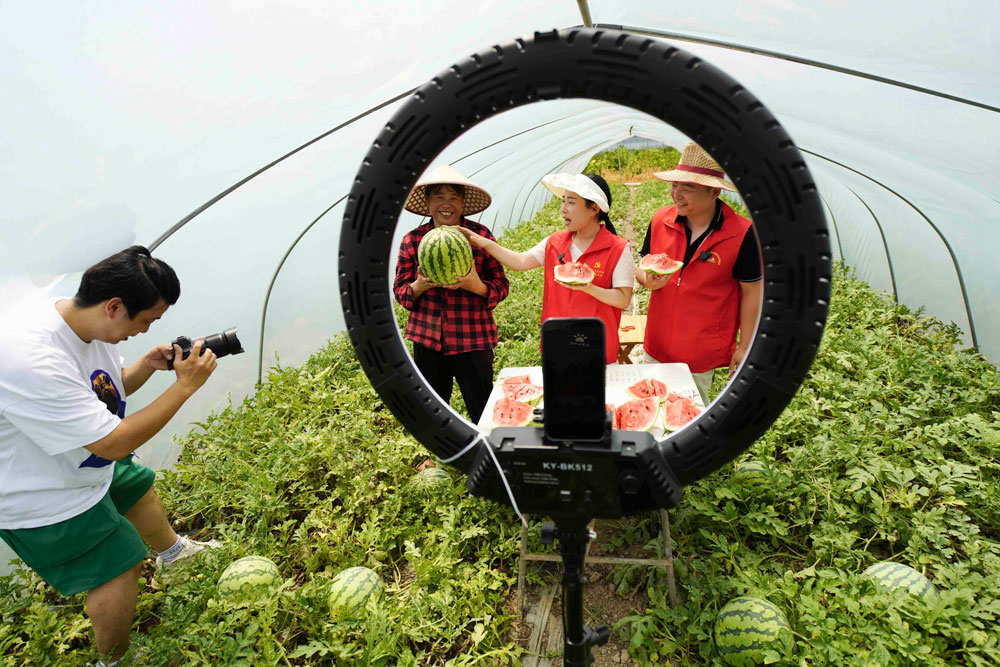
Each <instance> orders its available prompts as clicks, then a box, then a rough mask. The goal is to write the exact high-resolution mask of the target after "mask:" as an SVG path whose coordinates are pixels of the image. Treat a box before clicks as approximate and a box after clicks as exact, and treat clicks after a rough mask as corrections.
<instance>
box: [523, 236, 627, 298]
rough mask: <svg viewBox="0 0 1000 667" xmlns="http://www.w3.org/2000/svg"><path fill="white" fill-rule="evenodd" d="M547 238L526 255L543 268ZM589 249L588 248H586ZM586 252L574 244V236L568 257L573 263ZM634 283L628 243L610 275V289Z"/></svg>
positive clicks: (570, 243)
mask: <svg viewBox="0 0 1000 667" xmlns="http://www.w3.org/2000/svg"><path fill="white" fill-rule="evenodd" d="M548 240H549V239H548V237H545V238H544V239H542V240H541V241H539V242H538V243H537V244H535V246H534V247H532V248H531V250H529V251H528V254H529V255H531V256H532V258H534V259H536V260H538V264H539V266H545V244H546V243H547V242H548ZM588 247H589V246H588ZM586 251H587V248H581V247H579V246H578V245H577V244H576V236H575V235H574V236H573V238H572V239H570V242H569V257H570V259H572V260H573V261H574V262H575V261H577V260H578V259H580V255H582V254H583V253H584V252H586ZM634 283H635V259H633V258H632V249H631V247H629V243H628V242H627V241H626V242H625V250H623V251H622V256H621V257H619V258H618V263H617V264H616V265H615V270H614V271H613V272H612V273H611V286H612V287H632V286H633V285H634Z"/></svg>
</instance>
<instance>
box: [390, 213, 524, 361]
mask: <svg viewBox="0 0 1000 667" xmlns="http://www.w3.org/2000/svg"><path fill="white" fill-rule="evenodd" d="M459 225H460V226H462V227H465V228H466V229H468V230H470V231H473V232H475V233H476V234H479V235H480V236H485V237H486V238H488V239H491V240H493V241H495V240H496V239H495V238H493V234H491V233H490V230H489V229H487V228H486V227H485V226H483V225H481V224H479V223H478V222H475V221H473V220H468V219H466V218H465V217H463V218H462V220H461V222H459ZM432 229H434V222H433V221H431V222H427V223H425V224H423V225H420V226H419V227H417V228H416V229H414V230H413V231H412V232H410V233H409V234H407V235H406V236H404V237H403V242H402V243H401V244H400V246H399V261H398V262H397V263H396V280H395V282H394V283H393V286H392V291H393V293H394V294H395V295H396V301H398V302H399V305H401V306H402V307H403V308H406V309H407V310H408V311H410V317H409V319H408V320H407V321H406V338H407V339H408V340H411V341H413V342H414V343H416V344H417V345H423V346H424V347H428V348H430V349H432V350H435V351H437V352H443V353H444V354H461V353H462V352H472V351H474V350H487V349H492V348H493V347H495V346H496V344H497V325H496V322H494V321H493V309H494V308H496V306H497V304H498V303H500V302H501V301H503V300H504V299H505V298H506V297H507V290H508V289H509V287H510V284H509V283H508V282H507V275H506V274H505V273H504V272H503V266H502V265H501V264H500V262H498V261H497V260H496V259H494V258H493V257H491V256H490V255H488V254H487V253H486V251H485V250H483V249H481V248H475V247H473V248H472V256H473V258H474V259H475V261H476V273H478V274H479V278H480V280H482V281H483V283H484V284H485V285H486V296H479V295H478V294H473V293H472V292H469V291H468V290H464V289H461V288H459V289H454V290H450V289H444V288H443V287H432V288H430V289H429V290H427V291H426V292H424V293H423V294H422V295H421V296H420V298H418V299H417V300H416V301H414V299H413V290H412V289H411V288H410V283H412V282H413V281H414V280H416V279H417V247H418V246H419V245H420V240H421V239H422V238H424V235H425V234H427V232H429V231H430V230H432Z"/></svg>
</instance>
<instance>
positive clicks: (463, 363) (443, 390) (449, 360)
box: [413, 343, 493, 424]
mask: <svg viewBox="0 0 1000 667" xmlns="http://www.w3.org/2000/svg"><path fill="white" fill-rule="evenodd" d="M413 363H415V364H416V365H417V369H418V370H419V371H420V372H421V373H422V374H423V376H424V378H425V379H426V380H427V382H428V383H429V384H430V385H431V389H433V390H434V391H435V392H437V395H438V396H440V397H441V400H443V401H444V402H445V403H448V402H450V401H451V388H452V380H453V379H454V380H458V388H459V389H460V390H461V391H462V398H463V399H465V409H466V410H468V412H469V420H470V421H471V422H472V423H473V424H475V423H476V422H478V421H479V417H480V416H481V415H482V414H483V408H485V407H486V401H487V400H488V399H489V397H490V391H492V389H493V350H475V351H473V352H463V353H461V354H442V353H441V352H437V351H435V350H432V349H430V348H429V347H424V346H423V345H417V344H416V343H414V345H413Z"/></svg>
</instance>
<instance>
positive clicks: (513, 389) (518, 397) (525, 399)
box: [500, 382, 543, 405]
mask: <svg viewBox="0 0 1000 667" xmlns="http://www.w3.org/2000/svg"><path fill="white" fill-rule="evenodd" d="M500 389H501V390H502V391H503V396H504V398H509V399H510V400H512V401H521V402H522V403H531V404H532V405H534V404H536V403H538V401H539V399H541V398H542V394H543V392H542V388H541V387H539V386H538V385H534V384H530V383H527V382H504V383H503V384H502V385H500Z"/></svg>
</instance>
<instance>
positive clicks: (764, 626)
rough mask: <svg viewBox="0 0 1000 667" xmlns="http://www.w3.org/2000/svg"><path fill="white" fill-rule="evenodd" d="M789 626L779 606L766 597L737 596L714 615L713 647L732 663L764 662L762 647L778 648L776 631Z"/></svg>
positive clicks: (736, 666)
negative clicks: (763, 598)
mask: <svg viewBox="0 0 1000 667" xmlns="http://www.w3.org/2000/svg"><path fill="white" fill-rule="evenodd" d="M782 630H789V631H790V630H791V627H790V626H789V625H788V620H787V619H786V618H785V615H784V614H783V613H782V611H781V610H780V609H778V608H777V607H775V606H774V605H773V604H771V603H770V602H768V601H767V600H761V599H760V598H753V597H738V598H735V599H733V600H730V601H729V602H728V603H727V604H726V606H725V607H723V608H722V610H721V611H719V615H718V616H716V618H715V647H716V648H717V649H718V650H719V656H720V657H721V658H722V660H723V662H725V663H726V664H727V665H732V667H756V665H762V664H764V651H767V650H773V651H778V650H780V648H781V643H780V639H779V634H780V633H781V631H782Z"/></svg>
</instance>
